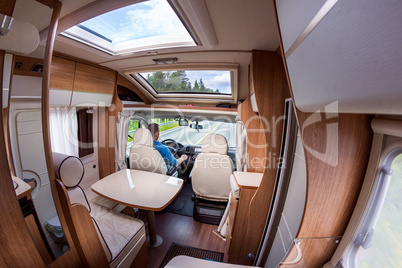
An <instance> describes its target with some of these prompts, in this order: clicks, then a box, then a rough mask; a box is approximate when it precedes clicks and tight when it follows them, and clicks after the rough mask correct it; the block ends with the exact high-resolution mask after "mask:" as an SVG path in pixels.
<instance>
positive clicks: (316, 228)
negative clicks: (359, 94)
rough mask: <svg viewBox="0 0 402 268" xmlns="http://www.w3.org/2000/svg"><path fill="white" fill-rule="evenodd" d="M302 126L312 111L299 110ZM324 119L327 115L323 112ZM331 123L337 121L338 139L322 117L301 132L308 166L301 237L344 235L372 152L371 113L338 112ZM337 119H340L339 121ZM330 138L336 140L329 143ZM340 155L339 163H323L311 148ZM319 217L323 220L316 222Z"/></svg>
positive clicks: (331, 154) (332, 158)
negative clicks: (328, 128)
mask: <svg viewBox="0 0 402 268" xmlns="http://www.w3.org/2000/svg"><path fill="white" fill-rule="evenodd" d="M297 115H298V118H299V122H300V125H301V126H303V124H304V123H305V122H306V120H307V118H308V117H309V114H305V113H300V112H297ZM322 118H325V115H323V114H322ZM334 119H335V122H334V121H332V123H335V124H338V139H331V138H329V136H330V135H331V133H328V130H327V124H329V123H331V121H326V120H323V121H321V122H317V123H316V124H314V125H311V126H307V127H305V128H304V131H303V133H302V139H303V145H304V147H305V154H306V165H307V178H308V179H307V180H308V184H307V200H306V209H305V213H304V217H303V221H302V224H301V229H300V231H299V234H298V237H300V238H303V237H334V236H342V235H343V233H344V231H345V229H346V225H347V223H348V222H349V219H350V217H351V215H352V212H353V209H354V207H355V204H356V201H357V198H358V195H359V193H360V189H361V186H362V183H363V179H364V174H365V172H366V167H367V163H368V158H369V155H370V149H371V141H372V135H373V134H372V130H371V127H370V122H371V119H372V117H371V116H368V115H354V114H339V115H338V118H333V119H331V120H334ZM336 119H337V120H336ZM329 139H331V140H332V141H333V143H332V142H331V143H328V140H329ZM306 147H308V148H311V149H312V150H314V151H317V152H320V153H323V154H325V153H329V154H330V155H329V159H331V160H334V159H335V158H336V154H338V156H337V158H338V159H337V160H338V161H337V162H338V163H337V165H336V166H331V165H329V164H327V163H325V162H323V161H322V160H323V158H322V157H321V158H318V157H317V156H314V155H313V154H312V152H311V150H310V149H309V150H306ZM317 218H320V221H319V222H318V221H317Z"/></svg>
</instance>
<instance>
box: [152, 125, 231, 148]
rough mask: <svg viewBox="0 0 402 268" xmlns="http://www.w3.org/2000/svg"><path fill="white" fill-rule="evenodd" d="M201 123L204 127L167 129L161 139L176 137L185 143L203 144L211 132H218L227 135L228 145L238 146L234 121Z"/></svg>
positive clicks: (161, 134)
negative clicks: (198, 128) (197, 128)
mask: <svg viewBox="0 0 402 268" xmlns="http://www.w3.org/2000/svg"><path fill="white" fill-rule="evenodd" d="M200 125H202V126H203V129H200V130H199V131H197V130H196V129H193V128H190V126H187V127H175V128H172V129H169V130H167V131H164V132H161V133H160V136H159V141H163V140H165V139H174V140H176V141H177V142H179V143H181V144H183V145H201V144H202V141H203V140H204V138H205V137H206V136H207V135H208V134H211V133H218V134H221V135H223V136H225V137H226V140H227V141H228V146H229V147H233V148H236V125H235V124H232V123H224V122H215V121H202V122H200Z"/></svg>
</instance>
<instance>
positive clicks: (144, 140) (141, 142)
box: [133, 128, 154, 147]
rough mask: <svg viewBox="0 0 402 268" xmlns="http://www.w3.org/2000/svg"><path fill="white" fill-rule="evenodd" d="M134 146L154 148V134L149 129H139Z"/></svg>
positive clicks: (134, 137) (135, 133)
mask: <svg viewBox="0 0 402 268" xmlns="http://www.w3.org/2000/svg"><path fill="white" fill-rule="evenodd" d="M133 146H134V147H136V146H147V147H153V146H154V140H153V138H152V134H151V132H150V131H149V129H147V128H138V129H137V130H136V131H135V132H134V135H133Z"/></svg>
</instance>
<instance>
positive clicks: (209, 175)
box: [192, 134, 233, 201]
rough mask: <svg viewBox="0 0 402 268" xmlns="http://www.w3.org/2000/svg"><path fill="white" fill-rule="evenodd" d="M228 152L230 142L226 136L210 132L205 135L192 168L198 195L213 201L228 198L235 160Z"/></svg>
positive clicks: (195, 190)
mask: <svg viewBox="0 0 402 268" xmlns="http://www.w3.org/2000/svg"><path fill="white" fill-rule="evenodd" d="M227 153H228V143H227V141H226V138H225V137H224V136H222V135H220V134H210V135H208V136H206V137H205V139H204V141H203V143H202V146H201V153H200V154H199V155H198V156H197V158H196V159H195V162H194V167H193V170H192V186H193V191H194V194H195V196H196V197H198V198H201V199H206V200H211V201H227V200H228V198H229V193H230V182H229V180H230V175H231V174H232V172H233V162H232V159H231V158H230V157H229V156H228V155H227Z"/></svg>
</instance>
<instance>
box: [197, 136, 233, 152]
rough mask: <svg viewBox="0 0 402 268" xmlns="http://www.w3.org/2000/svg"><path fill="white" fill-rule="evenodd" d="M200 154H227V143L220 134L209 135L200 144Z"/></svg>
mask: <svg viewBox="0 0 402 268" xmlns="http://www.w3.org/2000/svg"><path fill="white" fill-rule="evenodd" d="M201 152H203V153H216V154H223V155H225V154H227V153H228V142H227V141H226V138H225V137H224V136H222V135H221V134H209V135H207V136H206V137H205V139H204V141H203V142H202V146H201Z"/></svg>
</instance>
